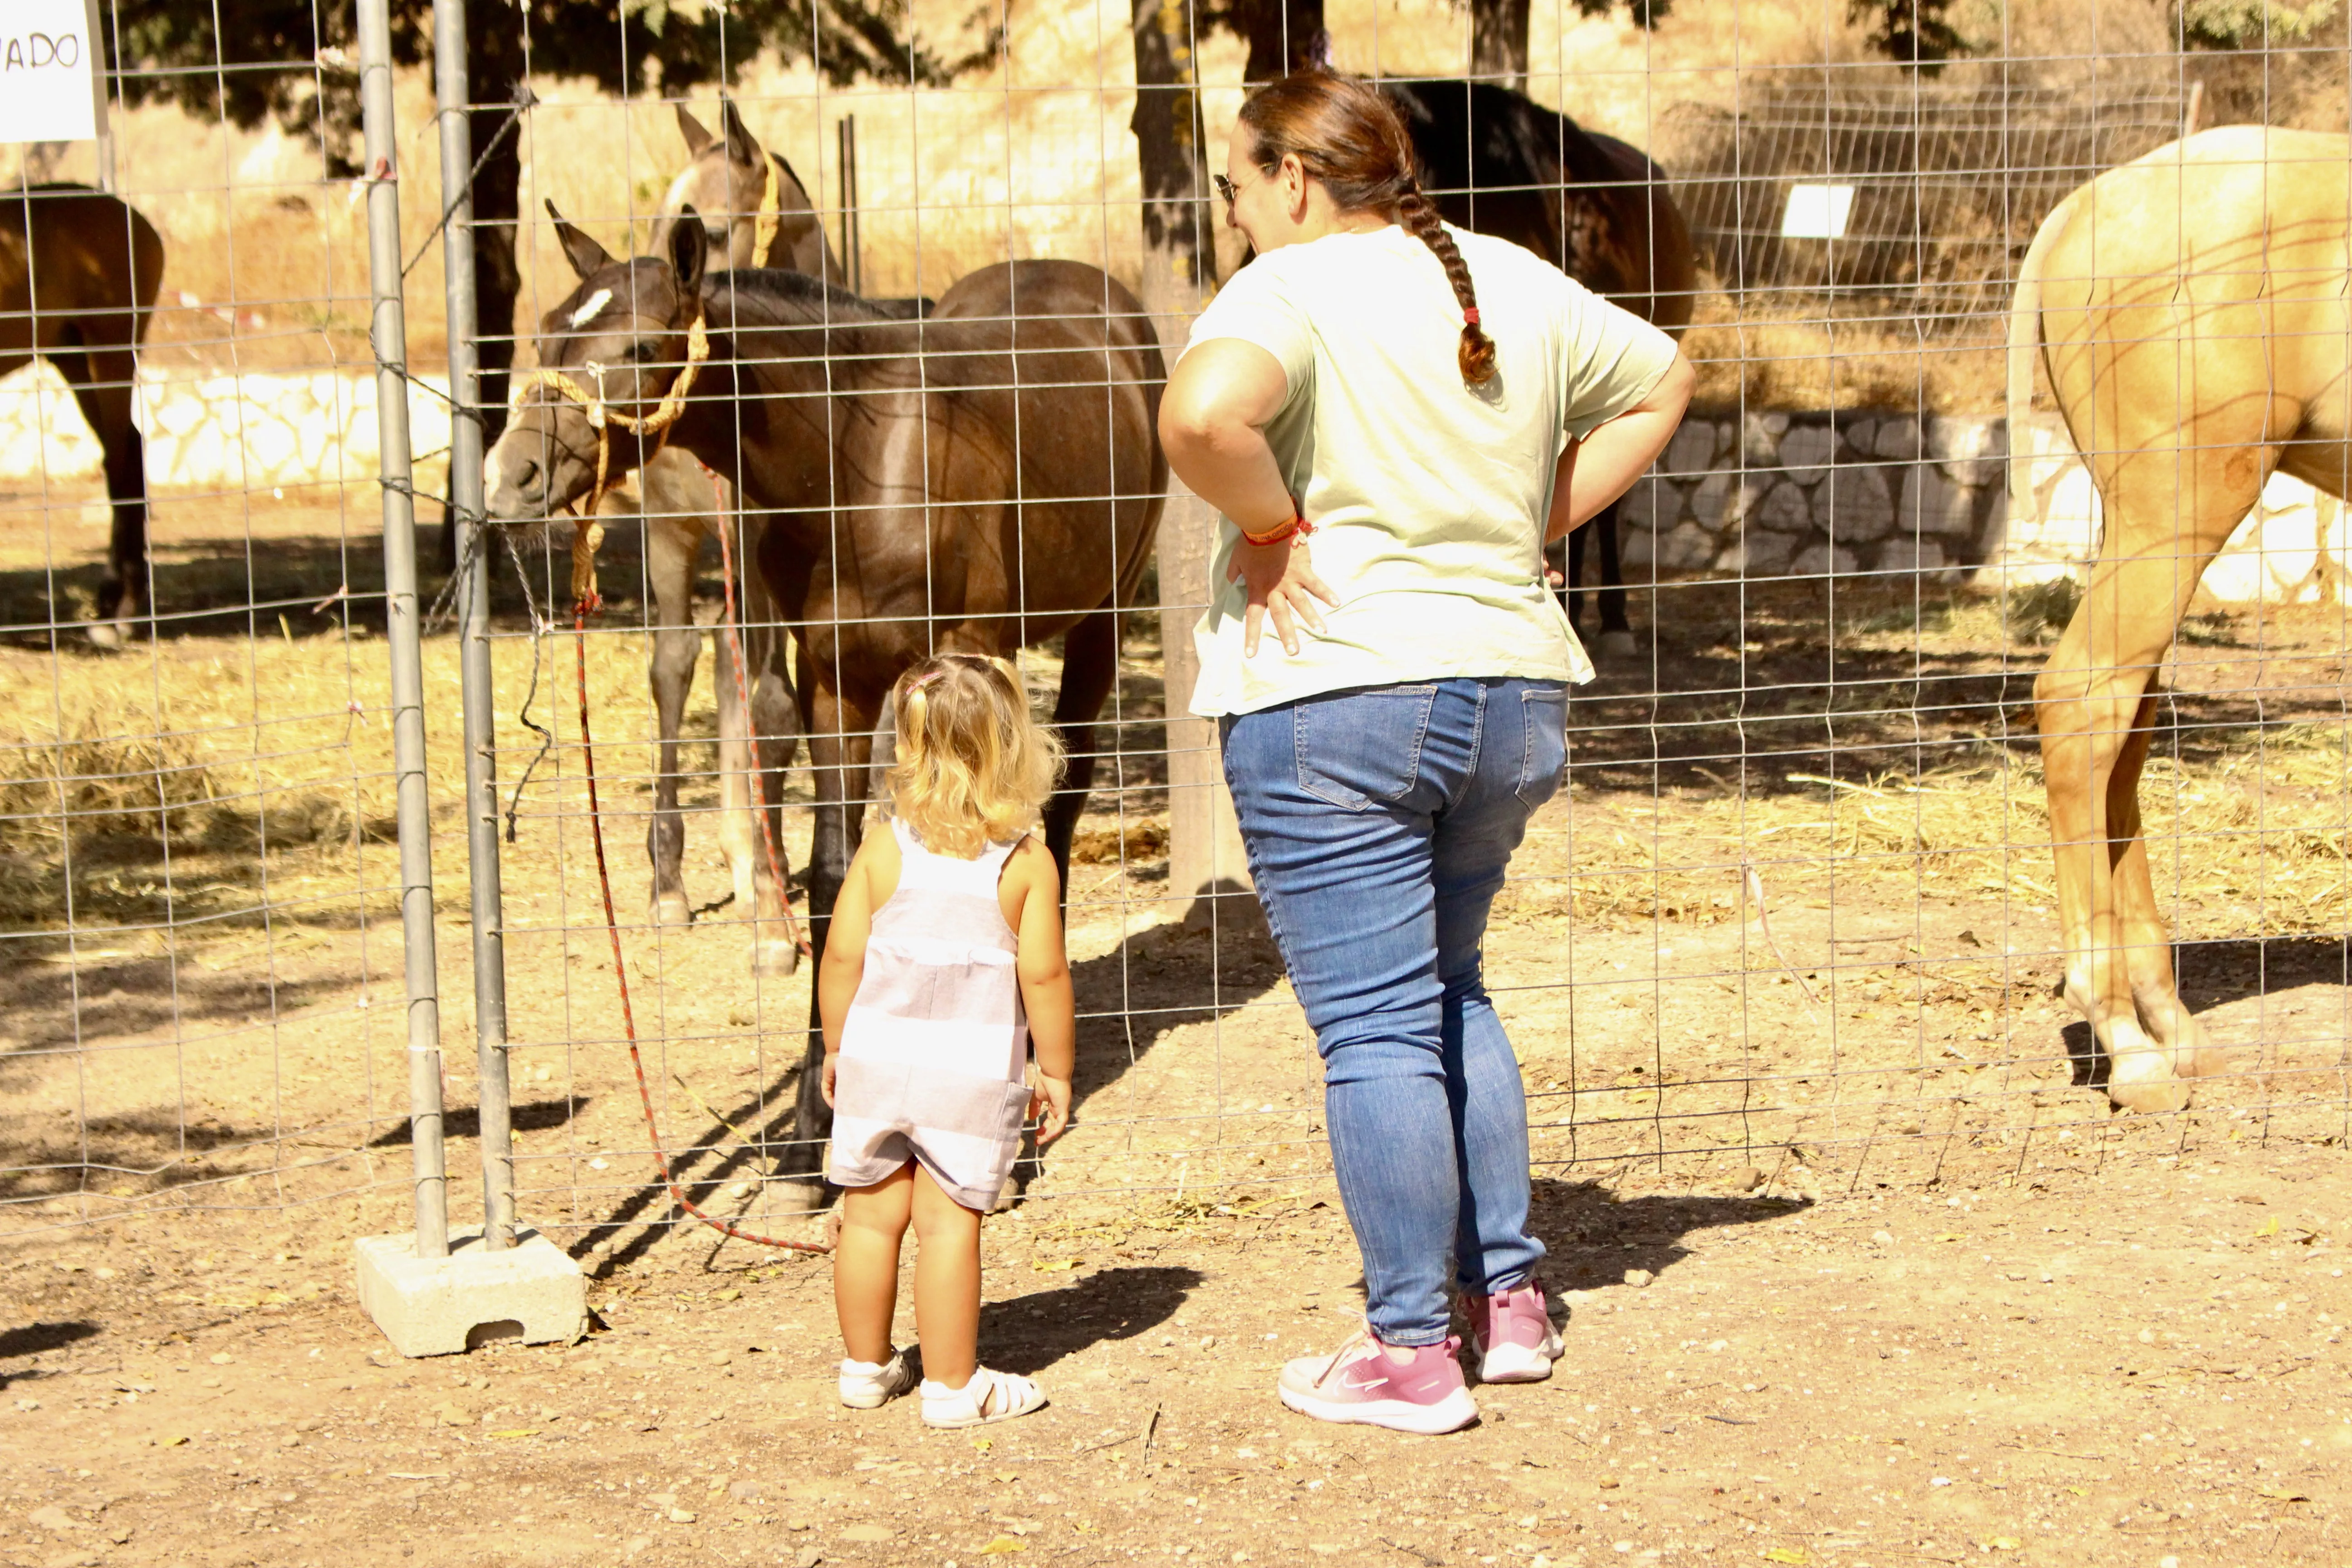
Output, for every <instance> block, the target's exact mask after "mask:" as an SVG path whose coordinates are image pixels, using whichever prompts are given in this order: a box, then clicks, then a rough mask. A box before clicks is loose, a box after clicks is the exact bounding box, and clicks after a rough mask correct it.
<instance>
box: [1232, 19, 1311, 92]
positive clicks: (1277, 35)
mask: <svg viewBox="0 0 2352 1568" xmlns="http://www.w3.org/2000/svg"><path fill="white" fill-rule="evenodd" d="M1225 15H1226V20H1227V23H1228V25H1229V26H1232V28H1233V29H1234V32H1236V33H1239V34H1240V35H1241V36H1242V37H1244V39H1246V40H1247V41H1248V43H1249V63H1248V64H1247V65H1245V66H1244V67H1243V68H1242V79H1243V80H1244V81H1245V82H1248V83H1250V84H1251V85H1253V86H1255V85H1256V84H1258V83H1261V82H1269V81H1273V80H1275V79H1277V78H1280V77H1285V76H1287V75H1289V74H1290V73H1291V72H1292V71H1295V70H1300V69H1304V68H1307V67H1308V66H1328V64H1330V58H1331V36H1330V34H1328V33H1327V32H1326V31H1324V28H1323V0H1234V3H1233V5H1231V6H1230V7H1228V9H1227V11H1226V13H1225Z"/></svg>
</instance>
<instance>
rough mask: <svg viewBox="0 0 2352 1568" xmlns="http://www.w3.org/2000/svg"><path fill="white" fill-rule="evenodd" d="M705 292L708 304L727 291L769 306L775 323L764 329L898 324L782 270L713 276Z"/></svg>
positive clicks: (820, 283) (848, 296) (820, 282)
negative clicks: (715, 293)
mask: <svg viewBox="0 0 2352 1568" xmlns="http://www.w3.org/2000/svg"><path fill="white" fill-rule="evenodd" d="M702 288H703V296H704V299H705V300H706V301H708V300H709V296H710V293H711V291H712V290H714V289H719V288H724V289H727V290H728V291H729V292H730V293H731V294H732V295H733V296H734V297H735V298H736V299H737V300H750V301H751V302H752V303H753V304H755V305H761V306H765V307H766V308H767V310H768V311H769V312H770V313H771V314H772V317H773V319H772V320H771V321H761V322H759V323H757V324H759V325H761V326H780V327H781V326H821V325H830V324H841V325H863V324H865V323H866V322H884V321H894V320H896V318H894V317H892V316H889V315H887V314H886V313H885V312H883V311H881V310H877V309H875V308H874V306H873V305H872V304H870V303H869V302H867V301H866V300H864V299H862V298H860V297H859V296H857V295H856V294H853V293H851V292H850V291H849V290H848V289H843V288H838V287H836V286H835V285H834V284H831V283H827V282H826V281H825V280H824V279H822V278H812V277H810V276H809V275H808V274H807V273H805V272H788V271H786V270H784V269H783V268H781V267H739V268H734V269H732V270H730V271H718V272H712V273H709V274H706V275H705V277H704V278H703V280H702Z"/></svg>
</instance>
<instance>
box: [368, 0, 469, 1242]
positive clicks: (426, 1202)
mask: <svg viewBox="0 0 2352 1568" xmlns="http://www.w3.org/2000/svg"><path fill="white" fill-rule="evenodd" d="M385 4H386V0H359V46H360V127H361V132H362V139H363V141H364V144H365V148H366V152H365V157H366V159H367V220H368V294H369V301H370V303H369V314H368V343H369V347H370V348H371V349H372V350H373V352H374V355H375V428H376V440H377V442H378V444H379V447H380V448H381V452H382V456H381V457H380V458H378V469H377V472H378V475H379V482H380V484H381V487H382V489H383V597H384V616H385V620H386V623H387V625H386V627H385V630H386V633H387V636H386V638H385V640H386V641H387V642H389V643H390V644H391V645H392V767H393V778H394V784H395V787H396V789H397V802H398V805H397V820H398V822H399V825H400V929H401V934H402V937H403V940H404V942H405V944H406V947H407V954H406V956H407V974H406V980H407V989H408V1114H409V1125H410V1137H411V1139H412V1142H413V1143H414V1147H415V1166H416V1255H417V1256H418V1257H420V1258H446V1257H447V1256H448V1255H449V1181H448V1173H447V1170H446V1165H445V1163H444V1161H443V1155H442V1148H441V1132H442V1129H441V994H440V990H439V986H438V984H437V982H436V974H435V963H434V952H433V844H432V837H431V836H432V820H431V802H430V800H429V799H428V798H427V797H426V793H425V667H424V656H423V653H422V651H421V649H420V647H419V646H418V634H419V633H420V631H421V630H422V626H421V625H420V620H419V616H420V613H421V611H420V606H419V605H418V604H417V602H416V504H415V491H414V489H412V487H411V484H410V476H409V465H408V323H407V319H406V316H405V314H404V311H403V310H402V306H401V297H400V186H399V184H398V181H399V174H400V153H399V139H398V137H397V135H396V133H395V132H394V126H393V109H392V26H391V19H390V17H389V16H388V15H387V14H386V11H385Z"/></svg>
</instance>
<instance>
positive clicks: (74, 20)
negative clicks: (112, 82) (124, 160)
mask: <svg viewBox="0 0 2352 1568" xmlns="http://www.w3.org/2000/svg"><path fill="white" fill-rule="evenodd" d="M105 64H106V49H105V46H104V44H103V43H102V42H101V41H100V34H99V31H98V6H97V5H96V4H95V0H8V3H7V5H0V142H90V141H95V140H96V139H97V138H98V136H99V134H100V132H103V131H104V130H105V129H106V78H105V74H104V68H105Z"/></svg>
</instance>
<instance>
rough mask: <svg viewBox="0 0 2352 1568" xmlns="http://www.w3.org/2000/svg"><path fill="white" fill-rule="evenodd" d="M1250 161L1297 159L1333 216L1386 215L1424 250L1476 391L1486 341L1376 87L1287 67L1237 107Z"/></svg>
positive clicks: (1459, 262) (1273, 163)
mask: <svg viewBox="0 0 2352 1568" xmlns="http://www.w3.org/2000/svg"><path fill="white" fill-rule="evenodd" d="M1241 121H1242V123H1243V124H1244V125H1245V126H1247V127H1248V128H1249V132H1250V139H1251V146H1252V153H1251V161H1252V162H1253V163H1255V164H1256V165H1257V166H1258V167H1259V168H1261V169H1265V170H1269V171H1271V170H1273V169H1276V168H1278V167H1280V166H1281V163H1282V160H1283V159H1284V157H1286V156H1289V157H1294V158H1297V160H1298V162H1299V165H1300V166H1301V167H1302V168H1304V169H1305V170H1306V171H1307V173H1308V174H1312V175H1314V176H1315V177H1316V178H1317V179H1318V180H1320V181H1322V182H1323V188H1324V189H1325V190H1328V191H1329V192H1330V193H1331V201H1332V204H1333V205H1336V206H1337V207H1339V210H1340V211H1341V212H1346V213H1356V212H1376V213H1380V214H1381V215H1382V216H1388V217H1392V218H1394V219H1395V220H1396V221H1397V222H1398V223H1400V224H1402V225H1403V226H1405V227H1406V228H1407V229H1408V230H1410V231H1411V232H1412V235H1413V236H1414V237H1416V238H1418V239H1419V240H1420V241H1421V242H1422V243H1423V245H1426V246H1427V247H1429V248H1430V249H1431V250H1432V251H1433V252H1434V253H1435V254H1436V256H1437V260H1438V263H1439V265H1440V266H1442V267H1444V268H1445V279H1446V281H1447V282H1449V283H1451V284H1453V285H1454V300H1455V301H1456V302H1457V303H1459V304H1460V305H1461V307H1462V314H1463V318H1464V320H1463V324H1462V347H1461V351H1460V353H1459V356H1458V357H1459V359H1460V362H1461V365H1462V379H1463V380H1464V381H1465V382H1466V383H1468V384H1471V385H1474V386H1475V385H1476V384H1479V383H1480V382H1483V381H1486V380H1488V379H1490V378H1491V377H1492V376H1493V375H1494V374H1495V340H1494V339H1492V338H1490V337H1488V336H1487V335H1486V329H1485V328H1484V327H1482V326H1481V325H1479V322H1478V294H1477V290H1476V289H1475V288H1473V287H1472V285H1471V282H1470V268H1469V266H1468V264H1466V263H1465V262H1464V261H1463V259H1462V252H1461V251H1460V250H1458V249H1456V248H1455V247H1454V237H1453V236H1452V235H1450V234H1448V233H1446V232H1445V226H1444V224H1443V223H1441V222H1440V221H1439V220H1438V216H1437V207H1436V205H1434V204H1433V203H1432V202H1431V201H1430V199H1429V198H1428V197H1427V196H1425V195H1422V192H1421V177H1420V161H1419V160H1418V159H1417V158H1415V157H1414V155H1413V151H1412V137H1410V136H1408V135H1406V134H1405V129H1404V121H1402V120H1400V119H1399V118H1397V111H1396V109H1395V106H1394V105H1392V104H1391V103H1390V102H1389V100H1387V99H1385V98H1383V97H1381V94H1380V92H1379V90H1378V89H1375V88H1372V87H1370V86H1369V85H1368V84H1366V83H1364V82H1361V81H1359V80H1357V79H1355V78H1353V77H1347V76H1341V75H1339V74H1338V73H1337V72H1335V71H1327V70H1303V71H1295V72H1293V73H1292V74H1290V75H1289V76H1286V77H1284V78H1283V79H1281V80H1280V81H1277V82H1275V83H1273V84H1272V85H1271V86H1268V87H1265V88H1262V89H1259V90H1258V92H1257V93H1255V95H1254V96H1252V97H1251V99H1250V100H1249V101H1247V102H1246V103H1244V104H1243V105H1242V114H1241Z"/></svg>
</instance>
